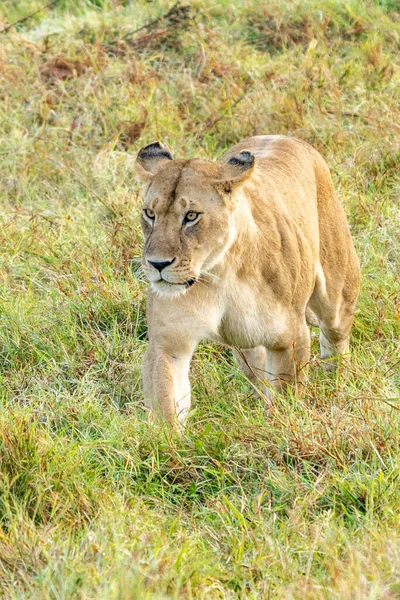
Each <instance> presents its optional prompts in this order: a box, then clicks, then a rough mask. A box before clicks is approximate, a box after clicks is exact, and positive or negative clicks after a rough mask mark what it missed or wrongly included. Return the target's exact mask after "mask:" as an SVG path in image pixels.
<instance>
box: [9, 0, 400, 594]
mask: <svg viewBox="0 0 400 600" xmlns="http://www.w3.org/2000/svg"><path fill="white" fill-rule="evenodd" d="M172 2H173V0H171V2H166V1H161V2H155V1H154V2H145V1H138V2H133V1H132V2H131V1H128V0H113V1H112V0H59V2H57V3H55V4H54V5H53V6H52V7H50V8H47V9H45V10H42V11H41V12H39V13H37V14H36V15H34V16H32V17H31V18H29V19H28V20H26V21H23V22H21V23H17V24H16V25H14V26H13V27H10V28H8V29H7V27H8V25H10V24H11V23H13V22H15V21H17V20H18V19H21V18H23V17H24V16H26V15H29V14H30V13H33V12H35V10H37V9H38V8H40V7H42V6H43V5H44V4H46V1H45V0H20V1H18V2H16V1H13V0H2V2H1V3H0V29H2V30H3V31H2V32H1V33H0V194H1V215H0V235H1V245H0V261H1V268H0V302H1V310H0V323H1V328H0V336H1V339H0V361H1V369H0V377H1V387H0V391H1V413H0V597H1V598H5V599H7V600H8V599H10V600H17V599H18V600H21V599H28V598H29V599H38V600H67V599H68V600H70V599H71V600H73V599H82V600H83V599H84V600H99V599H101V600H137V599H140V600H142V599H143V600H145V599H155V600H162V599H167V598H171V599H172V598H174V599H194V600H198V599H207V600H211V599H241V598H243V599H252V600H256V599H275V598H276V599H296V600H303V599H307V600H320V599H326V598H329V599H331V598H332V599H337V600H347V599H349V600H364V599H369V600H378V599H379V600H384V599H385V600H389V599H390V600H391V599H396V598H400V480H399V474H400V414H399V410H400V402H399V400H400V396H399V388H400V347H399V344H400V271H399V265H400V233H399V231H400V200H399V196H400V148H399V145H400V61H399V49H400V9H399V4H398V1H397V0H380V1H379V0H368V1H367V0H366V1H361V0H360V1H356V0H348V1H347V2H340V1H335V0H321V1H315V0H304V1H301V2H300V1H296V0H272V1H271V2H261V1H260V2H258V1H256V0H248V1H241V0H230V1H229V2H228V1H226V0H224V1H222V2H212V1H211V0H204V1H202V2H200V0H195V1H193V2H192V3H191V5H190V8H188V9H185V8H182V6H181V7H178V8H175V9H174V11H172V13H170V15H169V16H168V17H165V18H161V19H159V18H160V17H161V16H162V15H163V14H165V13H167V12H168V11H169V10H170V9H171V7H172ZM156 19H159V20H157V21H156ZM153 21H155V22H154V23H153V24H152V25H151V26H150V27H148V28H144V29H141V30H140V31H136V30H137V29H139V28H140V27H142V26H143V25H145V24H146V23H149V22H153ZM4 29H6V30H5V31H4ZM263 133H284V134H290V135H294V136H296V137H299V138H301V139H304V140H307V141H308V142H310V143H311V144H313V145H314V146H315V147H316V148H317V149H318V150H320V151H321V152H322V154H323V155H324V156H325V158H326V160H327V161H328V163H329V165H330V167H331V169H332V172H333V176H334V181H335V186H336V189H337V191H338V193H339V195H340V198H341V199H342V201H343V204H344V206H345V207H346V211H347V214H348V216H349V220H350V223H351V227H352V232H353V235H354V239H355V243H356V247H357V251H358V254H359V256H360V259H361V264H362V272H363V282H362V292H361V296H360V301H359V304H358V310H357V315H356V321H355V327H354V332H353V336H352V360H351V364H350V366H349V367H348V368H346V369H344V368H342V370H341V371H340V372H339V373H338V375H337V377H336V378H335V377H332V376H329V375H326V374H324V373H323V372H322V371H321V369H320V363H319V357H318V345H317V331H316V330H314V331H313V358H312V366H311V377H310V385H309V389H308V393H307V395H306V396H305V397H304V399H302V400H301V401H300V400H298V399H296V398H286V399H285V398H279V399H277V400H276V403H275V404H274V406H273V407H272V408H271V409H270V410H269V411H268V412H267V411H266V410H265V406H264V405H263V402H262V401H261V400H257V399H255V398H253V397H252V395H251V389H250V387H249V385H248V383H247V382H246V380H245V379H244V378H243V377H242V376H241V375H240V373H239V371H238V370H237V368H236V366H235V364H234V361H233V359H232V357H231V354H230V352H228V351H227V350H225V349H223V348H220V347H217V346H213V345H208V344H204V345H202V346H201V347H200V348H199V351H198V352H197V354H196V357H195V359H194V362H193V367H192V375H191V379H192V384H193V388H194V394H193V395H194V402H193V407H194V408H193V412H192V416H191V417H190V419H189V421H188V425H187V428H186V430H185V431H184V433H182V434H181V435H177V434H176V433H173V432H171V431H169V430H168V429H160V428H157V427H156V426H154V425H149V424H148V423H147V422H146V414H145V412H144V411H143V409H142V408H141V398H142V394H141V381H140V369H141V361H142V356H143V352H144V350H145V348H146V324H145V313H144V309H145V302H146V283H145V281H144V280H143V279H142V277H141V276H140V275H139V272H138V262H139V257H140V253H141V244H142V237H141V233H140V228H139V222H138V215H139V211H140V198H139V197H138V187H137V184H136V182H135V180H134V174H133V162H134V158H135V153H136V151H137V150H138V149H139V148H140V147H141V146H142V145H144V144H145V143H148V142H150V141H153V140H154V139H160V140H162V141H165V142H167V143H168V144H169V145H170V146H171V148H172V149H173V151H174V153H175V155H176V156H177V157H185V156H188V157H191V156H200V157H207V158H214V157H215V158H216V157H218V156H219V155H221V154H222V153H223V151H224V150H225V149H226V148H227V147H229V145H231V144H233V143H235V142H237V141H238V140H240V139H241V138H243V137H245V136H248V135H253V134H263Z"/></svg>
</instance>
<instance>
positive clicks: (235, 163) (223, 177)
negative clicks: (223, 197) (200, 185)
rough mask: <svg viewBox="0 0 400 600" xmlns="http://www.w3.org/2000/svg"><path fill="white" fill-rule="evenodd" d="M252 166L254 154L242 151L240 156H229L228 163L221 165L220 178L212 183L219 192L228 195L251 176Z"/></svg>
mask: <svg viewBox="0 0 400 600" xmlns="http://www.w3.org/2000/svg"><path fill="white" fill-rule="evenodd" d="M254 165H255V158H254V154H252V153H251V152H249V151H248V150H242V151H241V152H240V154H236V155H235V156H231V158H230V159H229V160H228V162H227V163H226V164H225V165H222V169H221V174H220V177H219V178H218V179H217V180H216V181H214V184H215V185H216V187H217V188H219V189H220V190H221V191H223V192H225V193H229V192H231V191H232V190H233V189H234V188H235V187H237V186H239V185H241V184H242V183H244V182H245V181H246V179H248V178H249V177H250V176H251V174H252V173H253V171H254Z"/></svg>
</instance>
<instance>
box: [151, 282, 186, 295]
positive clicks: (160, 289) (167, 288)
mask: <svg viewBox="0 0 400 600" xmlns="http://www.w3.org/2000/svg"><path fill="white" fill-rule="evenodd" d="M150 286H151V289H152V290H153V292H155V293H156V294H157V295H158V296H164V297H165V296H169V297H170V298H176V297H177V296H183V295H184V294H186V292H187V291H188V289H189V287H188V286H186V285H182V284H180V283H168V282H167V281H163V280H161V279H159V280H158V281H152V282H151V284H150Z"/></svg>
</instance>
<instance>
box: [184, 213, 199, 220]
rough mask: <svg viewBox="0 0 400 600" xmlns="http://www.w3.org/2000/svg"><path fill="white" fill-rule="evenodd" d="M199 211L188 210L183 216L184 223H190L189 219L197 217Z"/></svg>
mask: <svg viewBox="0 0 400 600" xmlns="http://www.w3.org/2000/svg"><path fill="white" fill-rule="evenodd" d="M199 214H200V213H198V212H194V211H193V210H191V211H190V212H188V213H187V214H186V216H185V220H184V222H185V223H190V221H195V220H196V219H197V217H198V216H199Z"/></svg>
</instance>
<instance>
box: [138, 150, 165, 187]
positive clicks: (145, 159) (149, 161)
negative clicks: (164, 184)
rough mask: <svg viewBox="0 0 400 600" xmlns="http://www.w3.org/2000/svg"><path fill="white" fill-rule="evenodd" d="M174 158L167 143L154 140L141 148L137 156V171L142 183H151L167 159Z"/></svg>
mask: <svg viewBox="0 0 400 600" xmlns="http://www.w3.org/2000/svg"><path fill="white" fill-rule="evenodd" d="M169 160H173V158H172V154H171V151H170V149H169V148H168V146H167V145H166V144H162V143H161V142H153V143H152V144H148V145H147V146H144V148H142V149H141V150H139V152H138V155H137V157H136V163H135V171H136V175H137V176H138V179H140V181H141V182H142V183H149V182H150V180H151V179H152V178H153V177H154V175H155V174H156V173H157V172H158V171H159V169H160V168H161V167H162V166H163V164H165V163H166V162H167V161H169Z"/></svg>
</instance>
